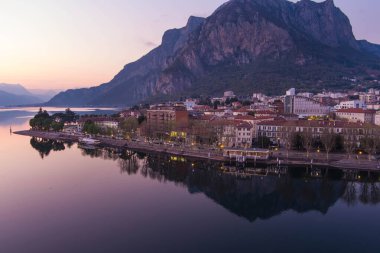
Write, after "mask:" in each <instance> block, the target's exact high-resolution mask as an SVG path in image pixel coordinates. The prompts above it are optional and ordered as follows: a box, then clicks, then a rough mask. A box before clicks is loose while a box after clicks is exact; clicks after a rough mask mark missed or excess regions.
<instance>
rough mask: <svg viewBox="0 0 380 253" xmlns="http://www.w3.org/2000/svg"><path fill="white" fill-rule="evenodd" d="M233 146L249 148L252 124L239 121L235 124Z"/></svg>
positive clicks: (251, 137)
mask: <svg viewBox="0 0 380 253" xmlns="http://www.w3.org/2000/svg"><path fill="white" fill-rule="evenodd" d="M235 140H236V141H235V147H241V148H250V147H252V140H253V126H252V125H251V124H249V123H247V122H241V123H239V124H238V125H237V126H236V139H235Z"/></svg>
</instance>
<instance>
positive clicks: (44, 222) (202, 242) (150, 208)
mask: <svg viewBox="0 0 380 253" xmlns="http://www.w3.org/2000/svg"><path fill="white" fill-rule="evenodd" d="M50 110H57V109H53V108H50ZM73 110H75V109H73ZM35 111H36V109H35V108H27V109H17V110H1V109H0V252H4V253H45V252H46V253H61V252H62V253H73V252H74V253H76V252H78V253H87V252H89V253H97V252H102V253H103V252H104V253H112V252H318V253H319V252H380V204H379V203H380V184H379V183H377V179H378V176H377V175H372V176H371V180H367V179H366V175H361V179H360V180H359V181H353V180H351V179H350V177H348V176H346V177H345V176H344V175H343V173H342V172H339V171H329V174H328V175H327V176H324V177H311V176H308V175H307V173H306V170H305V169H303V168H298V169H297V168H293V169H292V168H289V172H288V174H285V175H266V176H265V175H261V176H260V175H258V176H255V177H252V178H241V177H236V176H233V175H227V174H223V173H222V172H221V171H220V170H219V169H218V168H220V165H219V164H207V163H200V162H195V163H194V164H192V163H193V162H182V161H178V159H177V158H170V157H160V156H152V155H151V156H146V155H144V154H134V153H129V152H121V151H118V150H111V149H99V150H95V149H91V148H83V147H78V145H77V144H75V143H66V144H63V143H58V142H49V141H40V140H35V139H33V140H31V138H29V137H23V136H17V135H11V134H10V131H9V127H10V125H12V129H13V130H14V131H15V130H22V129H26V128H28V127H27V121H28V119H29V118H28V117H30V115H32V114H34V112H35ZM100 113H101V112H100ZM175 160H177V161H175Z"/></svg>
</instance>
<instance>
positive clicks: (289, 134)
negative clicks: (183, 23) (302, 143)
mask: <svg viewBox="0 0 380 253" xmlns="http://www.w3.org/2000/svg"><path fill="white" fill-rule="evenodd" d="M293 139H294V132H293V131H292V129H291V128H290V127H289V128H288V129H287V128H285V127H284V128H283V134H282V140H283V143H284V147H285V149H286V156H287V159H289V151H290V150H291V149H292V146H293Z"/></svg>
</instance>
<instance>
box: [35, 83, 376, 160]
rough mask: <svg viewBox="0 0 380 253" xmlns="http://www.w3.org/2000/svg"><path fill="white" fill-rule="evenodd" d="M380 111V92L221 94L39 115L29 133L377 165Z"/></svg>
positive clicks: (258, 156)
mask: <svg viewBox="0 0 380 253" xmlns="http://www.w3.org/2000/svg"><path fill="white" fill-rule="evenodd" d="M379 110H380V90H374V89H370V90H369V91H368V92H357V93H333V92H324V93H319V94H312V93H297V92H296V90H295V89H294V88H292V89H290V90H288V91H287V92H286V94H284V95H283V96H275V97H271V96H266V95H265V94H261V93H254V94H253V95H252V96H250V97H247V96H245V97H240V96H236V95H235V94H234V92H233V91H226V92H224V94H223V96H222V97H212V98H211V97H208V98H197V99H191V98H189V99H183V101H177V102H167V103H162V104H152V105H149V104H144V105H138V106H134V107H131V108H128V109H125V110H122V111H121V112H119V113H116V114H114V115H102V116H99V115H83V116H81V117H79V116H78V115H76V114H75V113H74V112H72V111H71V110H70V109H67V110H66V113H60V114H54V115H52V116H50V115H49V114H48V113H47V112H46V111H43V110H42V109H41V110H40V112H39V113H38V114H37V115H36V116H35V118H34V119H32V120H31V121H30V125H31V127H32V130H45V131H62V132H63V133H66V134H70V135H75V134H82V135H83V134H85V135H86V136H89V137H93V138H96V137H103V138H104V137H108V138H112V139H116V140H127V141H129V142H130V143H134V144H135V145H138V143H150V144H154V145H156V146H168V147H172V148H174V149H176V148H177V150H178V147H180V148H181V149H182V150H192V151H194V150H197V151H199V152H204V153H205V154H207V155H208V156H209V157H210V152H212V154H214V153H217V154H220V155H222V156H223V157H225V158H226V157H227V158H230V159H236V160H237V161H238V160H239V161H240V160H242V161H245V160H246V159H254V160H255V161H256V160H266V159H268V158H269V156H270V154H274V153H276V154H277V157H282V158H287V159H289V157H294V156H297V155H298V156H300V154H301V156H302V158H303V160H305V161H307V162H308V163H309V162H310V163H313V160H315V161H317V159H318V158H319V159H321V158H322V157H323V159H324V160H326V161H327V162H329V160H330V159H331V158H332V157H333V156H334V155H335V156H337V157H338V158H339V159H338V158H336V159H335V160H344V159H356V160H360V159H366V160H369V161H372V160H373V161H376V154H377V151H378V150H379V149H380V126H379V125H380V111H379ZM313 154H314V155H313ZM322 154H324V155H323V156H322ZM277 159H278V158H277ZM346 162H349V160H348V161H346Z"/></svg>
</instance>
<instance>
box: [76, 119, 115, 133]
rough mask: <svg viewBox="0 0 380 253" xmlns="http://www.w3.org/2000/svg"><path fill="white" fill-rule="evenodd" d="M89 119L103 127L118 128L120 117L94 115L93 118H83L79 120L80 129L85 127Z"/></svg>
mask: <svg viewBox="0 0 380 253" xmlns="http://www.w3.org/2000/svg"><path fill="white" fill-rule="evenodd" d="M87 121H91V122H94V123H95V125H97V126H98V127H100V128H102V129H107V128H112V129H117V128H118V127H119V123H120V119H119V118H111V117H92V118H86V117H84V118H81V119H80V120H79V121H78V125H79V126H78V129H80V130H81V129H83V126H84V124H85V123H86V122H87Z"/></svg>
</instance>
